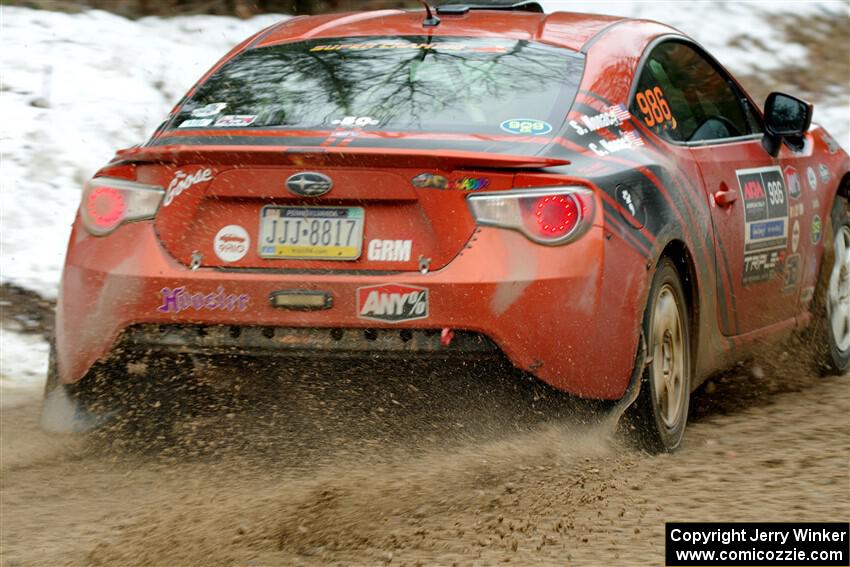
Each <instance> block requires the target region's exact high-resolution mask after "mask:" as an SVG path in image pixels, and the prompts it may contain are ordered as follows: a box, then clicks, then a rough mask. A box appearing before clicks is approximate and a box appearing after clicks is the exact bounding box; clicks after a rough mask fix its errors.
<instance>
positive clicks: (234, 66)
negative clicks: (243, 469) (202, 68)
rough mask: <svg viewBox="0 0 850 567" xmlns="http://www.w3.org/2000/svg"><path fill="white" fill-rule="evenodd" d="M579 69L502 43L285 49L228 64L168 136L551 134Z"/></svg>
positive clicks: (255, 52)
mask: <svg viewBox="0 0 850 567" xmlns="http://www.w3.org/2000/svg"><path fill="white" fill-rule="evenodd" d="M583 66H584V59H583V57H582V56H581V55H579V54H578V53H575V52H573V51H569V50H567V49H562V48H556V47H551V46H547V45H543V44H539V43H534V42H530V41H518V40H509V39H503V38H496V39H489V38H465V37H439V38H435V37H431V38H428V37H392V38H389V37H357V38H342V39H341V38H332V39H321V40H311V41H304V42H297V43H287V44H283V45H275V46H270V47H263V48H258V49H252V50H249V51H246V52H244V53H242V54H241V55H239V56H238V57H236V58H234V59H233V60H232V61H230V62H228V63H227V64H226V65H224V66H223V67H222V68H221V69H219V70H218V71H216V72H215V73H214V74H213V75H212V76H211V77H210V78H209V79H208V80H207V81H206V82H205V83H204V84H203V85H202V86H201V87H200V88H199V89H198V90H197V91H196V92H195V94H194V95H193V96H192V97H190V98H189V99H187V100H186V101H185V102H184V104H183V106H182V107H181V109H180V112H179V114H178V115H177V116H176V117H175V119H174V120H173V121H172V122H171V124H170V125H169V127H170V128H179V129H183V128H216V129H218V128H292V129H337V128H362V129H369V130H387V131H423V132H463V133H481V134H487V133H493V134H496V133H501V134H504V133H505V132H508V133H513V134H534V135H540V134H548V133H549V132H550V131H552V130H553V129H557V128H558V127H559V126H560V125H561V124H562V123H563V121H564V117H565V116H566V114H567V111H568V110H569V107H570V105H571V104H572V100H573V98H574V97H575V94H576V90H577V89H578V84H579V81H580V80H581V74H582V70H583Z"/></svg>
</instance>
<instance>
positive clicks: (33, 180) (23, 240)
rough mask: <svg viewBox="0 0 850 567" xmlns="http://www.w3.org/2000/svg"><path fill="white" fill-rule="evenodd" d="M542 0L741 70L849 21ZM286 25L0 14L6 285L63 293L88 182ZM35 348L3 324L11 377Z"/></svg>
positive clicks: (0, 197) (2, 272) (779, 59)
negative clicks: (658, 32) (832, 23)
mask: <svg viewBox="0 0 850 567" xmlns="http://www.w3.org/2000/svg"><path fill="white" fill-rule="evenodd" d="M543 4H544V5H545V6H546V8H547V9H548V10H550V11H553V10H574V11H593V12H603V13H611V14H619V15H623V16H631V17H641V18H648V19H655V20H659V21H664V22H666V23H669V24H672V25H674V26H676V27H678V28H679V29H681V30H682V31H684V32H686V33H689V34H690V35H692V36H693V37H695V38H696V39H697V40H698V41H700V42H702V43H703V44H704V45H705V46H706V47H707V48H708V49H709V50H710V51H711V52H712V53H714V54H715V55H716V56H717V57H718V58H719V59H720V61H721V62H722V63H724V64H725V65H727V66H728V67H729V68H730V69H731V70H732V71H733V72H737V73H752V72H753V71H755V70H757V69H765V68H771V67H778V66H783V65H784V64H785V62H787V61H790V60H794V59H795V58H798V57H801V56H802V53H803V51H804V48H803V47H802V46H800V45H794V44H788V43H786V42H785V41H784V40H783V39H782V38H781V37H780V36H779V35H777V34H776V33H775V31H774V30H772V29H771V28H770V27H769V26H767V25H766V24H765V23H764V21H765V15H766V14H768V13H772V14H775V13H791V12H794V13H800V12H801V11H806V12H811V13H831V14H836V15H837V16H838V17H847V3H846V2H806V3H801V2H793V3H791V2H787V3H783V2H775V1H774V2H770V3H744V2H694V3H689V4H688V6H687V9H684V8H683V7H682V4H681V3H665V2H565V1H558V0H552V1H548V2H547V1H544V2H543ZM283 17H285V16H274V15H267V16H261V17H256V18H253V19H250V20H238V19H235V18H225V17H213V16H193V17H181V18H172V19H163V18H144V19H141V20H138V21H131V20H127V19H124V18H120V17H118V16H114V15H111V14H108V13H105V12H100V11H90V12H85V13H81V14H75V15H69V14H62V13H55V12H48V11H36V10H30V9H26V8H17V7H8V6H2V7H0V26H1V27H2V40H0V41H2V49H0V70H2V75H0V124H2V128H0V281H4V282H14V283H16V284H18V285H21V286H24V287H27V288H30V289H34V290H36V291H38V292H40V293H41V294H43V295H45V296H47V297H54V296H55V295H56V290H57V283H58V281H59V276H60V270H61V265H62V260H63V256H64V253H65V247H66V242H67V237H68V232H69V229H70V224H71V221H72V219H73V216H74V213H75V210H76V207H77V204H78V199H79V192H80V189H81V186H82V184H83V183H84V182H85V180H86V179H88V178H89V177H90V176H91V175H92V173H93V172H94V171H95V170H96V169H98V168H99V167H100V166H102V165H103V164H104V163H105V162H106V161H107V160H108V159H109V158H110V157H112V155H113V153H114V151H115V150H116V149H118V148H122V147H127V146H131V145H134V144H137V143H140V142H142V141H144V140H145V139H146V138H147V136H149V135H150V133H151V132H152V131H153V130H154V129H155V128H156V126H157V125H158V124H159V123H160V122H161V121H162V119H163V118H164V117H165V116H166V115H167V113H168V111H169V110H170V108H171V107H172V106H173V105H174V104H175V103H176V102H177V100H178V99H179V97H180V96H181V95H182V94H183V93H184V92H185V91H186V90H187V89H188V88H189V87H190V86H191V85H192V83H194V81H195V80H196V79H197V78H198V77H199V76H200V75H202V73H203V72H204V71H205V70H206V69H207V68H209V67H210V66H211V65H212V64H213V63H214V62H215V61H216V60H217V59H218V58H219V57H221V56H222V55H224V54H225V53H226V52H227V51H228V50H229V49H230V47H232V46H233V45H234V44H236V43H237V42H238V41H240V40H242V39H243V38H245V37H247V36H248V35H250V34H251V33H253V32H255V31H257V30H260V29H262V28H264V27H266V26H268V25H270V24H271V23H273V22H275V21H278V20H280V19H281V18H283ZM740 35H745V36H746V35H757V39H758V41H754V42H751V43H748V44H746V45H738V46H737V47H735V46H733V44H735V42H733V41H732V40H733V39H734V38H735V37H737V36H740ZM842 81H843V82H844V83H846V81H847V77H836V84H839V83H841V82H842ZM839 91H840V89H839V88H838V87H837V91H836V92H839ZM832 100H834V101H835V102H834V103H833V104H831V105H820V106H818V107H817V110H816V114H815V119H816V121H817V120H819V121H821V122H822V123H824V124H828V125H829V126H830V129H831V130H832V133H833V134H834V135H835V137H836V138H837V139H838V140H840V141H841V143H842V144H843V145H844V146H845V147H847V148H850V117H848V104H847V101H846V99H842V98H841V97H840V96H837V95H836V97H833V99H832ZM33 340H35V339H31V338H27V337H21V336H20V335H18V334H17V333H15V331H14V330H13V329H11V330H10V329H4V331H3V336H2V339H0V377H3V376H20V377H21V379H23V374H25V370H26V369H29V370H30V371H31V373H32V372H35V373H36V374H37V375H39V376H40V375H41V374H43V369H44V363H43V360H44V353H45V352H46V351H45V347H44V344H43V343H39V344H37V345H35V346H33V343H32V342H31V341H33ZM21 369H24V370H21ZM3 380H4V381H3V382H0V386H2V387H3V388H5V387H6V382H5V380H6V379H5V378H3ZM24 381H25V382H26V383H31V382H32V381H31V380H24Z"/></svg>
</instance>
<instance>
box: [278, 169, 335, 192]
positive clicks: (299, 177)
mask: <svg viewBox="0 0 850 567" xmlns="http://www.w3.org/2000/svg"><path fill="white" fill-rule="evenodd" d="M333 185H334V182H333V181H331V178H330V177H328V176H327V175H323V174H321V173H315V172H313V171H307V172H304V173H296V174H295V175H293V176H292V177H290V178H289V179H287V180H286V188H287V189H289V190H290V191H291V192H292V193H295V194H296V195H302V196H304V197H318V196H320V195H324V194H325V193H327V192H328V191H330V190H331V187H333Z"/></svg>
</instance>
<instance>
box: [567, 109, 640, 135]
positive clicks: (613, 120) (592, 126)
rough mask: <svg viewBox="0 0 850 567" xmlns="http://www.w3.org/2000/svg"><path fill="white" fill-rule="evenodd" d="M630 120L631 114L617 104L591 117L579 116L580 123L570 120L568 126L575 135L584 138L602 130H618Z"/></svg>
mask: <svg viewBox="0 0 850 567" xmlns="http://www.w3.org/2000/svg"><path fill="white" fill-rule="evenodd" d="M630 118H631V114H629V111H628V110H626V108H625V107H624V106H623V105H622V104H618V105H616V106H610V107H608V110H606V111H605V112H601V113H599V114H595V115H593V116H584V115H582V116H579V120H580V121H581V122H580V123H579V122H576V121H575V120H570V121H569V125H570V127H572V129H573V130H575V131H576V134H578V135H579V136H584V135H585V134H589V133H591V132H596V131H597V130H602V129H603V128H611V127H618V128H619V127H620V126H621V125H622V124H623V123H624V122H626V121H628V120H629V119H630Z"/></svg>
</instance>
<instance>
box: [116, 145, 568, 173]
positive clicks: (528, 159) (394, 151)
mask: <svg viewBox="0 0 850 567" xmlns="http://www.w3.org/2000/svg"><path fill="white" fill-rule="evenodd" d="M129 163H135V164H139V163H168V164H174V165H190V164H201V163H203V164H216V165H232V164H239V165H295V166H298V167H302V166H304V167H307V166H309V167H317V166H343V167H346V166H347V167H358V166H387V167H431V168H440V169H454V168H459V167H480V168H492V169H539V168H544V167H555V166H559V165H568V164H569V163H570V162H569V160H565V159H562V158H554V157H546V156H527V155H510V154H497V153H487V152H469V151H446V150H411V149H399V148H334V147H329V148H320V147H304V146H245V145H234V146H219V145H216V146H199V145H182V144H177V145H168V146H137V147H134V148H129V149H126V150H119V151H118V153H116V154H115V158H114V159H113V161H112V165H119V164H129Z"/></svg>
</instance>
